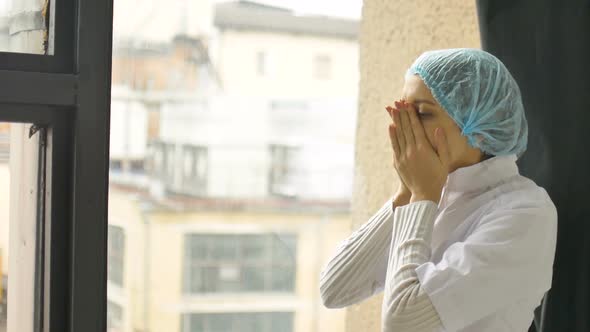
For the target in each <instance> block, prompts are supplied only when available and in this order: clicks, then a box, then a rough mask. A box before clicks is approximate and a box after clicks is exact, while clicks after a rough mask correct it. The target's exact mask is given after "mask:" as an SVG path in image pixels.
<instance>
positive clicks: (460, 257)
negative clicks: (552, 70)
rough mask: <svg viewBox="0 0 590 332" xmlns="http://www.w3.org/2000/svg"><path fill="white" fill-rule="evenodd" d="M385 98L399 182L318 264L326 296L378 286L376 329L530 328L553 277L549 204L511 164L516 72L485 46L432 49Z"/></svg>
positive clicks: (519, 119)
mask: <svg viewBox="0 0 590 332" xmlns="http://www.w3.org/2000/svg"><path fill="white" fill-rule="evenodd" d="M386 109H387V111H388V113H389V115H390V116H391V119H392V123H391V124H390V125H389V137H390V140H391V146H392V149H393V155H394V156H393V165H394V167H395V170H396V171H397V173H398V175H399V178H400V180H401V184H400V187H399V189H398V190H397V192H396V194H395V195H394V196H393V197H391V198H390V199H388V200H387V201H386V202H385V204H384V205H383V206H382V207H381V208H380V209H379V211H377V212H376V213H375V214H374V215H373V216H372V217H371V218H370V219H369V220H368V221H367V222H366V223H365V224H364V225H362V226H361V227H360V228H359V229H357V230H356V231H355V232H354V233H353V234H352V235H350V236H349V237H348V238H347V239H346V240H344V241H343V242H342V243H341V244H340V245H339V246H338V248H337V249H336V252H335V254H334V255H333V257H332V258H331V259H330V260H329V261H328V263H327V264H326V265H325V266H324V268H323V270H322V272H321V275H320V292H321V296H322V300H323V302H324V305H325V306H326V307H329V308H341V307H345V306H348V305H351V304H354V303H358V302H360V301H361V300H363V299H366V298H368V297H370V296H372V295H374V294H377V293H379V292H381V291H383V303H382V315H381V316H382V320H381V321H382V331H383V332H394V331H395V332H398V331H412V332H414V331H473V332H486V331H490V332H492V331H493V332H501V331H518V332H524V331H527V330H528V328H529V326H530V324H531V322H532V320H533V311H534V309H535V308H536V307H537V306H538V305H539V304H540V302H541V300H542V297H543V295H544V293H545V292H546V291H547V290H548V289H549V288H550V287H551V279H552V270H553V269H552V266H553V257H554V253H555V244H556V243H555V242H556V235H557V212H556V209H555V206H554V204H553V203H552V201H551V199H550V197H549V196H548V194H547V192H546V191H545V190H544V189H543V188H541V187H539V186H537V185H536V184H535V183H534V182H533V181H531V180H530V179H528V178H526V177H524V176H522V175H520V174H519V172H518V167H517V164H516V160H517V158H518V157H520V155H522V153H523V152H524V151H525V149H526V144H527V135H528V129H527V122H526V118H525V114H524V108H523V105H522V100H521V95H520V90H519V88H518V85H517V84H516V81H515V80H514V78H513V77H512V75H511V74H510V73H509V71H508V70H507V69H506V67H505V66H504V65H503V64H502V62H500V60H498V59H497V58H496V57H494V56H493V55H491V54H489V53H487V52H485V51H481V50H477V49H465V48H462V49H445V50H436V51H428V52H425V53H423V54H422V55H420V56H419V57H418V58H417V59H416V60H415V61H414V63H413V64H412V65H411V66H410V68H409V69H408V71H407V72H406V75H405V84H404V88H403V97H402V100H401V101H397V102H395V107H389V106H388V107H387V108H386Z"/></svg>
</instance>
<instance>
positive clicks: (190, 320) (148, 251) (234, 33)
mask: <svg viewBox="0 0 590 332" xmlns="http://www.w3.org/2000/svg"><path fill="white" fill-rule="evenodd" d="M211 13H212V15H213V16H212V19H211V22H213V26H212V27H211V29H210V31H212V33H211V35H209V36H206V35H199V36H187V35H171V36H170V39H169V41H168V42H162V40H160V41H158V42H148V41H141V40H140V41H138V40H132V39H127V40H124V39H123V38H118V39H116V40H118V44H117V45H116V49H115V51H114V58H113V90H112V91H113V93H112V98H113V100H112V107H111V112H112V118H111V174H110V176H111V191H110V204H109V266H108V276H109V289H108V298H109V301H108V308H109V310H108V325H109V328H110V329H111V331H125V332H127V331H129V332H132V331H133V332H136V331H152V332H153V331H181V332H192V331H210V330H211V331H212V330H215V331H240V332H248V331H253V332H254V331H256V332H265V331H268V332H291V331H293V332H310V331H326V330H328V329H329V330H330V331H334V332H338V331H344V316H343V314H344V312H343V311H339V310H327V309H325V308H323V306H322V304H321V300H320V298H319V273H320V270H321V267H322V264H324V263H325V260H326V259H327V258H328V256H329V255H330V254H331V252H332V250H333V248H334V247H335V246H336V245H337V244H338V242H339V241H341V240H342V239H344V237H345V236H346V235H347V234H348V233H349V232H350V227H349V225H350V224H351V220H350V213H349V209H350V195H351V192H352V173H353V152H354V151H353V145H354V133H355V127H356V121H355V118H356V109H357V102H356V93H357V92H356V91H357V89H358V88H357V83H358V82H357V80H358V73H357V71H358V70H357V66H356V63H357V61H358V55H357V52H358V49H357V41H356V33H357V29H358V23H357V22H356V21H351V20H342V19H335V18H326V17H313V16H312V17H309V16H297V15H295V14H294V13H293V12H290V11H289V10H286V9H282V8H276V7H269V6H266V5H260V4H257V3H254V2H249V1H239V2H230V3H220V4H217V5H215V6H214V7H213V10H212V11H211ZM277 22H283V24H278V23H277ZM115 29H116V27H115ZM115 33H117V31H116V30H115ZM195 59H197V60H195ZM115 71H117V73H115ZM174 72H177V73H179V72H180V73H182V74H181V75H176V74H173V73H174Z"/></svg>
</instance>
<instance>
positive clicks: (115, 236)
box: [108, 225, 125, 286]
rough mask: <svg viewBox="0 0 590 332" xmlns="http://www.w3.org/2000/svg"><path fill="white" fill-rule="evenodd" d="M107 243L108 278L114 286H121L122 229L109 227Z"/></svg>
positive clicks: (123, 251)
mask: <svg viewBox="0 0 590 332" xmlns="http://www.w3.org/2000/svg"><path fill="white" fill-rule="evenodd" d="M108 242H109V243H108V245H109V249H108V253H109V254H108V257H109V258H108V278H109V280H110V281H111V282H113V283H115V284H116V285H119V286H123V266H124V261H125V260H124V257H125V232H124V230H123V228H121V227H119V226H113V225H109V235H108Z"/></svg>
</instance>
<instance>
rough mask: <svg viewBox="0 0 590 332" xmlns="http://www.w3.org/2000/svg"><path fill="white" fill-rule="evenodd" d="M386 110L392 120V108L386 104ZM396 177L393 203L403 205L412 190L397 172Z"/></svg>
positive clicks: (410, 196) (407, 200)
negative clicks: (397, 182)
mask: <svg viewBox="0 0 590 332" xmlns="http://www.w3.org/2000/svg"><path fill="white" fill-rule="evenodd" d="M386 110H387V113H388V114H389V117H391V120H392V121H393V113H392V111H393V110H392V108H391V107H389V106H388V107H387V108H386ZM394 158H395V156H394ZM398 178H399V184H398V186H397V190H396V191H395V194H394V195H393V205H394V206H403V205H406V204H408V203H409V202H410V199H411V198H412V192H411V191H410V189H408V186H406V184H405V183H404V181H403V180H402V178H401V176H399V174H398Z"/></svg>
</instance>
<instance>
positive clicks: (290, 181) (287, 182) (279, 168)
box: [269, 144, 298, 197]
mask: <svg viewBox="0 0 590 332" xmlns="http://www.w3.org/2000/svg"><path fill="white" fill-rule="evenodd" d="M297 153H298V148H297V147H293V146H287V145H276V144H273V145H271V146H270V172H269V193H271V194H274V195H280V196H287V197H293V196H296V195H297V190H296V185H297V182H296V177H295V176H296V174H295V172H296V170H297V168H296V165H295V160H296V157H297Z"/></svg>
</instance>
